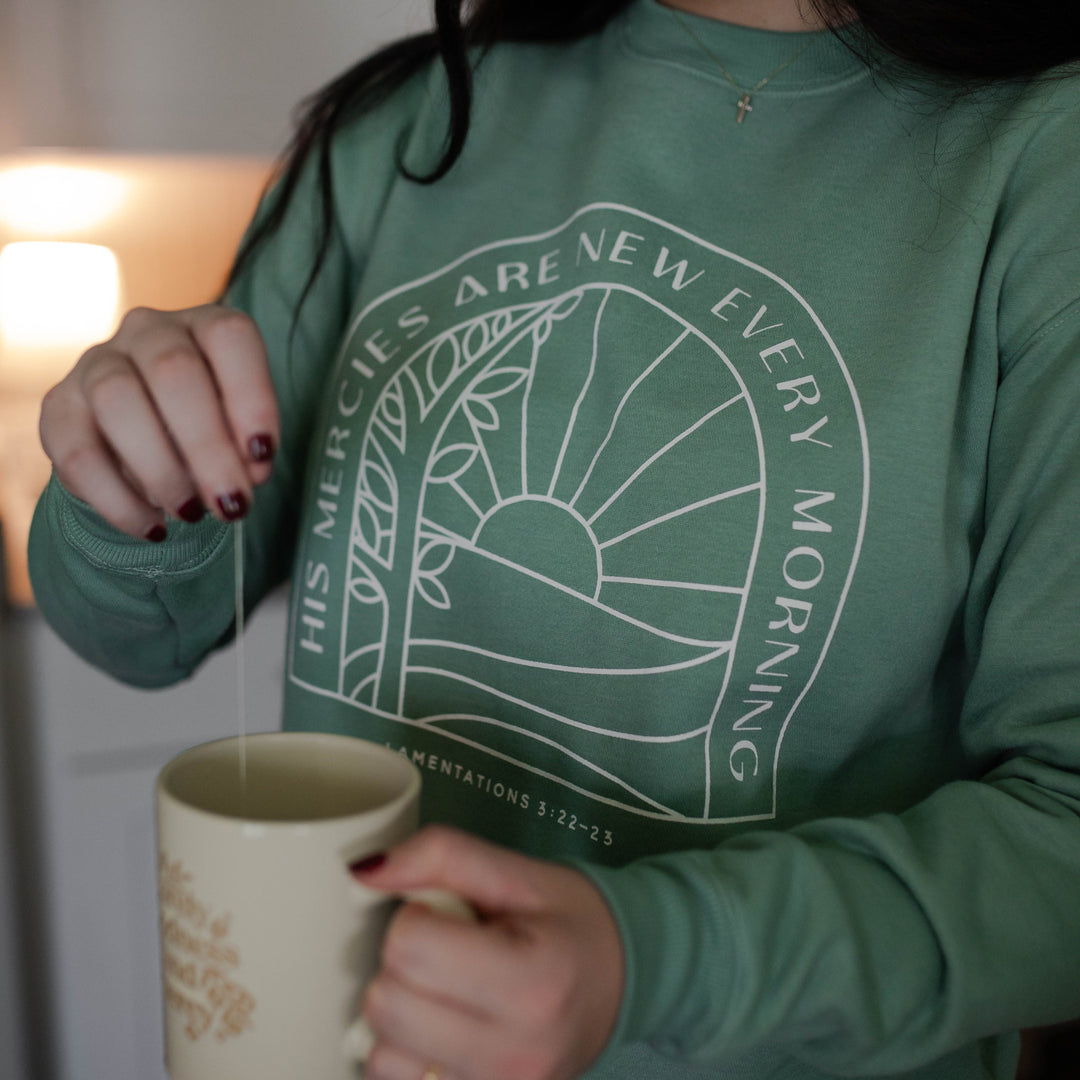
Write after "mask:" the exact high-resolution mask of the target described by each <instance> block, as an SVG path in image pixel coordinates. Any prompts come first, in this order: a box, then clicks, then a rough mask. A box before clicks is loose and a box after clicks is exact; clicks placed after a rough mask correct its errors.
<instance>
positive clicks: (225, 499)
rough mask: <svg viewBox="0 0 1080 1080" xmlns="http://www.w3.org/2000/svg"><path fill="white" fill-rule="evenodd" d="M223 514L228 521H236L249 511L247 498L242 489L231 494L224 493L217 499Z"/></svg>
mask: <svg viewBox="0 0 1080 1080" xmlns="http://www.w3.org/2000/svg"><path fill="white" fill-rule="evenodd" d="M217 504H218V509H219V510H220V511H221V516H222V517H223V518H224V519H225V520H226V521H236V520H237V518H242V517H243V516H244V515H245V514H246V513H247V508H248V504H247V498H246V497H245V496H244V493H243V492H242V491H234V492H233V493H232V494H231V495H222V496H221V498H220V499H218V501H217Z"/></svg>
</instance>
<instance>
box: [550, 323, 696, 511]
mask: <svg viewBox="0 0 1080 1080" xmlns="http://www.w3.org/2000/svg"><path fill="white" fill-rule="evenodd" d="M689 335H690V331H689V330H684V331H683V332H682V333H681V334H680V335H679V336H678V337H677V338H676V339H675V340H674V341H673V342H672V343H671V344H670V345H669V346H668V347H667V348H666V349H665V350H664V351H663V352H662V353H661V354H660V355H659V356H658V357H657V358H656V359H655V360H654V361H653V362H652V363H651V364H650V365H649V366H648V367H647V368H646V369H645V370H644V371H643V372H642V373H641V374H640V375H639V376H638V377H637V378H636V379H635V380H634V381H633V382H632V383H631V384H630V386H629V388H628V389H627V391H626V393H625V394H623V396H622V400H621V401H620V402H619V407H618V408H617V409H616V410H615V415H614V416H613V417H612V418H611V425H610V426H609V427H608V429H607V434H606V435H605V436H604V441H603V442H602V443H601V444H600V445H599V446H598V447H597V450H596V453H595V454H593V458H592V461H590V462H589V467H588V469H586V470H585V476H584V477H583V478H582V481H581V483H580V484H578V489H577V491H575V492H574V497H573V498H572V499H571V500H570V506H574V505H575V504H576V503H577V501H578V499H580V498H581V493H582V492H583V491H584V490H585V485H586V484H588V482H589V478H590V477H591V476H592V474H593V469H595V468H596V463H597V462H598V461H599V460H600V455H601V454H602V453H603V452H604V450H605V449H606V448H607V444H608V443H609V442H611V439H612V436H613V435H614V434H615V427H616V425H617V424H618V422H619V417H620V416H621V415H622V411H623V407H624V406H625V405H626V403H627V402H628V401H629V400H630V397H631V395H632V394H633V393H634V391H635V390H636V389H637V388H638V387H639V386H640V385H641V384H642V383H643V382H644V381H645V379H647V378H648V377H649V376H650V375H651V374H652V373H653V371H655V370H656V368H657V367H658V366H659V365H660V364H662V363H663V362H664V361H665V360H666V359H667V358H668V357H669V356H670V355H671V354H672V353H673V352H674V351H675V350H676V349H677V348H678V347H679V346H680V345H681V344H682V343H683V342H684V341H685V340H686V339H687V337H689Z"/></svg>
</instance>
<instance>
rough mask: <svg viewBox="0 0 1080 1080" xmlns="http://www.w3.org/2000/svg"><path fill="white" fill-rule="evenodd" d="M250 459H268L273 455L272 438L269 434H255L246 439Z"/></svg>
mask: <svg viewBox="0 0 1080 1080" xmlns="http://www.w3.org/2000/svg"><path fill="white" fill-rule="evenodd" d="M248 453H249V454H251V460H252V461H260V462H261V461H269V460H270V459H271V458H272V457H273V456H274V440H273V439H272V438H271V437H270V436H269V435H255V436H253V437H252V438H251V439H249V440H248Z"/></svg>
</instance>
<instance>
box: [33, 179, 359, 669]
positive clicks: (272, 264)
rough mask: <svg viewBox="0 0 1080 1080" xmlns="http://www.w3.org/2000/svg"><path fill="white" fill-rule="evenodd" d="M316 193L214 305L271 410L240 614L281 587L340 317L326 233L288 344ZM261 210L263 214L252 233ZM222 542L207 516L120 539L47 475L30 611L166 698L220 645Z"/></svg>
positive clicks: (89, 656)
mask: <svg viewBox="0 0 1080 1080" xmlns="http://www.w3.org/2000/svg"><path fill="white" fill-rule="evenodd" d="M316 180H317V177H316V174H315V170H314V168H313V167H311V166H310V165H309V167H308V168H307V169H306V171H305V173H304V174H303V176H302V179H301V181H300V183H299V184H298V186H297V189H296V191H295V193H294V197H293V200H292V202H291V203H290V207H289V211H288V213H287V215H286V217H285V220H284V222H283V224H282V226H281V228H280V229H279V230H278V231H277V232H276V233H275V234H274V235H273V236H272V237H271V238H270V240H269V241H268V242H267V243H266V244H265V245H264V246H263V247H262V248H261V249H260V250H259V252H258V254H257V255H256V257H255V258H254V259H253V260H252V261H251V262H250V264H249V266H248V268H247V270H246V272H245V273H244V275H243V276H242V278H241V279H240V280H239V281H238V282H237V283H236V285H235V287H234V288H233V289H232V290H231V291H230V293H229V295H228V296H227V297H226V298H225V300H224V303H226V304H227V305H228V306H231V307H234V308H239V309H240V310H242V311H244V312H246V313H247V314H249V315H250V316H251V317H252V318H253V319H254V320H255V323H256V324H257V326H258V327H259V330H260V332H261V333H262V336H263V338H264V340H265V342H266V346H267V351H268V355H269V362H270V368H271V374H272V377H273V381H274V386H275V389H276V391H277V395H278V402H279V407H280V411H281V424H282V445H281V447H280V448H279V450H278V453H277V454H276V456H275V461H274V468H273V475H272V477H271V479H270V480H269V481H268V482H267V483H266V484H264V485H262V486H260V487H259V488H257V489H256V491H255V497H254V500H253V505H252V508H251V510H250V511H249V513H248V515H247V517H246V518H245V520H244V530H243V531H244V546H245V556H244V557H245V603H246V606H247V607H249V608H250V607H253V606H254V605H255V604H257V603H258V601H259V600H260V599H261V598H262V597H263V596H264V595H265V594H266V593H267V592H268V591H269V590H271V589H272V588H274V587H275V586H276V585H277V584H279V583H280V582H282V581H283V580H284V579H285V578H286V577H287V576H288V572H289V568H290V565H291V560H292V553H293V546H294V543H295V531H296V524H295V522H296V518H297V503H298V499H299V488H300V484H301V482H302V474H303V461H304V456H305V451H306V443H307V439H308V437H309V429H310V425H311V420H312V414H313V411H314V409H315V404H316V401H317V388H318V385H319V382H320V379H321V377H322V376H323V375H324V373H325V370H326V367H327V365H328V364H329V362H330V361H331V360H332V359H333V357H334V353H335V351H336V349H337V347H338V343H339V339H340V336H341V333H342V331H343V328H344V324H345V320H346V318H347V316H348V308H349V296H350V288H351V284H350V279H351V276H352V268H351V265H350V256H349V253H348V251H347V250H346V246H345V243H344V241H343V239H342V234H341V230H340V227H339V226H338V223H337V221H336V220H335V222H334V226H333V228H332V230H331V234H330V247H329V250H328V252H327V256H326V261H325V264H324V266H323V268H322V271H321V273H320V275H319V277H318V278H317V280H316V283H315V285H314V286H313V288H312V289H311V291H310V293H309V294H308V296H307V299H306V300H305V303H304V306H303V308H302V310H301V317H300V321H299V325H298V326H297V329H296V333H295V335H294V336H293V338H292V340H291V341H290V329H291V320H292V313H293V311H294V310H295V308H296V304H297V301H298V300H299V297H300V294H301V290H302V289H303V286H304V283H305V281H306V279H307V273H308V270H309V268H310V267H311V266H312V259H313V252H314V236H315V233H316V230H315V228H314V225H313V221H314V215H315V213H316V209H317V199H318V190H317V184H316ZM273 198H274V193H271V194H270V195H269V196H268V198H267V199H265V200H264V201H263V204H262V205H261V206H260V209H259V211H258V212H257V215H256V220H259V217H260V216H261V215H263V214H265V213H266V212H267V210H268V208H269V203H270V200H272V199H273ZM233 537H234V529H233V527H232V526H229V525H224V524H221V523H220V522H217V521H216V520H215V519H212V518H210V517H209V516H207V517H206V518H204V519H203V521H202V522H200V523H199V524H197V525H188V524H185V523H183V522H178V521H174V520H171V519H170V520H169V522H168V537H167V539H166V540H165V541H164V542H163V543H161V544H151V543H149V542H146V541H141V540H135V539H132V538H131V537H129V536H127V535H126V534H123V533H121V532H119V531H117V530H116V529H114V528H113V527H112V526H110V525H109V524H108V523H107V522H106V521H105V520H104V519H103V518H102V517H100V515H98V514H97V513H96V512H95V511H94V510H93V509H92V508H91V507H90V506H88V505H87V504H86V503H84V502H82V501H80V500H79V499H76V498H74V497H73V496H72V495H71V494H70V493H69V492H67V491H66V490H65V489H64V487H63V486H62V485H61V484H60V483H59V481H58V480H57V479H56V477H55V476H54V477H53V478H52V480H51V481H50V483H49V485H48V487H47V489H46V491H45V493H44V494H43V495H42V497H41V500H40V501H39V503H38V506H37V509H36V512H35V515H34V520H33V525H32V528H31V534H30V545H29V563H30V575H31V581H32V584H33V588H34V596H35V600H36V602H37V604H38V606H39V608H40V610H41V611H42V613H43V614H44V616H45V618H46V619H47V620H48V621H49V623H50V624H51V625H52V627H53V628H54V629H55V630H56V632H57V633H58V634H59V635H60V636H61V637H62V638H63V639H64V640H65V641H66V642H67V644H68V645H69V646H70V647H71V648H72V649H73V650H74V651H75V652H76V653H78V654H79V655H80V656H82V657H83V658H84V659H85V660H87V661H88V662H90V663H92V664H94V665H95V666H97V667H99V668H101V669H103V670H105V671H107V672H108V673H110V674H111V675H113V676H114V677H116V678H118V679H120V680H122V681H124V682H127V683H129V684H131V685H135V686H143V687H158V686H166V685H169V684H172V683H175V682H177V681H179V680H181V679H184V678H187V677H188V676H190V675H191V674H192V673H193V671H194V670H195V668H196V667H197V666H198V665H199V663H200V662H201V661H202V660H203V659H204V657H205V656H206V655H207V654H208V653H209V652H210V651H211V650H212V649H214V648H215V647H217V646H219V645H221V644H224V643H225V642H226V641H228V640H229V639H230V638H231V636H232V632H233V621H234V614H235V606H234V601H233V598H234V586H233V573H234V571H233Z"/></svg>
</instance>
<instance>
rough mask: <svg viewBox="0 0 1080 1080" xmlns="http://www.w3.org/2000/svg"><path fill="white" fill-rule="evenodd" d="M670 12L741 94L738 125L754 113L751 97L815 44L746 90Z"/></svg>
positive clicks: (802, 49) (677, 14) (805, 48)
mask: <svg viewBox="0 0 1080 1080" xmlns="http://www.w3.org/2000/svg"><path fill="white" fill-rule="evenodd" d="M668 11H670V12H671V14H672V15H674V16H675V19H676V21H677V22H678V24H679V25H680V26H681V27H682V28H683V29H684V30H685V31H686V32H687V33H688V34H689V35H690V37H692V38H693V39H694V42H695V43H696V44H697V47H698V48H699V49H701V51H702V52H703V53H705V55H706V56H707V57H709V59H710V60H712V62H713V63H714V64H716V66H717V67H718V68H719V69H720V70H721V71H722V72H723V73H724V74H725V75H726V76H727V81H728V82H729V83H731V85H732V86H734V87H735V89H736V90H738V91H739V94H740V97H739V104H738V105H737V106H736V107H737V109H738V114H737V115H736V117H735V123H736V124H741V123H742V122H743V120H744V119H745V118H746V114H747V113H748V112H753V111H754V107H753V105H751V104H750V95H751V94H756V93H757V92H758V91H759V90H760V89H761V88H762V87H763V86H764V85H765V84H766V83H767V82H768V81H769V80H770V79H771V78H772V77H773V76H774V75H779V74H780V72H781V71H783V70H784V68H786V67H788V66H789V65H790V64H794V63H795V61H796V60H798V59H799V57H800V56H802V54H803V53H804V52H806V50H807V49H809V48H810V46H811V45H813V44H814V42H813V39H811V40H810V41H808V42H807V43H806V44H805V45H804V46H803V47H802V48H801V49H800V50H799V51H798V52H797V53H796V54H795V55H794V56H793V57H792V58H791V59H790V60H788V61H786V62H785V63H783V64H781V65H780V66H779V67H778V68H777V69H776V70H775V71H770V72H769V74H768V75H766V76H765V78H764V79H762V80H761V82H759V83H758V84H757V86H755V87H753V88H751V89H750V90H744V89H743V88H742V87H741V86H740V85H739V84H738V83H737V82H736V81H735V80H734V79H733V78H732V77H731V73H730V72H729V71H728V69H727V68H726V67H724V65H723V64H721V63H720V60H719V58H718V57H717V56H716V54H715V53H714V52H713V51H712V49H710V48H709V46H708V45H706V44H705V42H704V41H702V40H701V38H699V37H698V36H697V34H695V33H694V31H693V30H692V29H691V28H690V25H689V23H687V22H686V21H685V20H684V19H683V17H682V16H681V15H680V14H679V13H678V12H677V11H676V10H675V9H674V8H668Z"/></svg>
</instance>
